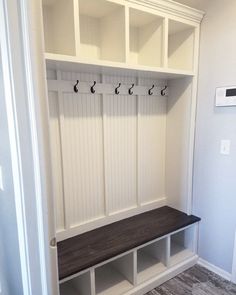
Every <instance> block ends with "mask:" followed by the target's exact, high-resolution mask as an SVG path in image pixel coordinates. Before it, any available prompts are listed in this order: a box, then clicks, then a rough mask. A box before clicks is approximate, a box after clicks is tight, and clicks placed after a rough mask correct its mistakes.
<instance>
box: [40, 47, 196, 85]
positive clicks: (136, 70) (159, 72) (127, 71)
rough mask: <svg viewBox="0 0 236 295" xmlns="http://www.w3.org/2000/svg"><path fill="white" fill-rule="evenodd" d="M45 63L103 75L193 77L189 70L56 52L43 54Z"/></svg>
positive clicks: (51, 67)
mask: <svg viewBox="0 0 236 295" xmlns="http://www.w3.org/2000/svg"><path fill="white" fill-rule="evenodd" d="M45 58H46V65H47V68H48V69H50V70H60V71H74V72H77V71H81V72H83V73H91V74H92V73H93V74H94V73H96V74H104V75H125V76H135V77H137V78H147V79H165V80H172V79H178V78H185V77H193V76H194V73H193V72H191V71H183V70H175V69H164V68H155V67H147V66H141V65H123V64H122V63H115V62H114V63H111V62H98V61H88V60H84V61H83V60H80V59H77V58H76V57H73V56H72V57H70V56H61V55H57V54H50V53H46V54H45Z"/></svg>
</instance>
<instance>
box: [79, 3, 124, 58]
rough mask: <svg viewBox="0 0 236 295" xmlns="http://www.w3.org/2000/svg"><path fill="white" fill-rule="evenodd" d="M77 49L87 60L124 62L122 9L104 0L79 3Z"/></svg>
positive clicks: (122, 7)
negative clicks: (78, 40)
mask: <svg viewBox="0 0 236 295" xmlns="http://www.w3.org/2000/svg"><path fill="white" fill-rule="evenodd" d="M79 21H80V50H79V55H80V57H82V58H87V59H90V60H99V59H100V60H108V61H116V62H124V61H125V8H124V6H122V5H118V4H115V3H113V2H109V1H106V0H96V1H94V0H79Z"/></svg>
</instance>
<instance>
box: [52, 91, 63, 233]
mask: <svg viewBox="0 0 236 295" xmlns="http://www.w3.org/2000/svg"><path fill="white" fill-rule="evenodd" d="M48 99H49V124H50V136H51V157H52V172H53V173H52V178H53V193H54V200H55V205H56V227H57V231H62V230H64V228H65V223H64V219H65V215H64V214H65V213H64V195H63V194H64V192H63V181H62V161H61V159H62V158H61V156H62V155H61V139H60V124H59V106H58V95H57V93H56V92H51V91H49V93H48Z"/></svg>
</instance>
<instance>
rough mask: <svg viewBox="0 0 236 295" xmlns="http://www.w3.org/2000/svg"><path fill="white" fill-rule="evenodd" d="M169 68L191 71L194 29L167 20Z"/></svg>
mask: <svg viewBox="0 0 236 295" xmlns="http://www.w3.org/2000/svg"><path fill="white" fill-rule="evenodd" d="M168 64H169V68H173V69H178V70H188V71H192V70H193V64H194V27H193V26H190V25H187V24H184V23H180V22H177V21H174V20H169V32H168Z"/></svg>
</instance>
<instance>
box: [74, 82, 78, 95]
mask: <svg viewBox="0 0 236 295" xmlns="http://www.w3.org/2000/svg"><path fill="white" fill-rule="evenodd" d="M78 84H79V80H77V82H76V84H75V85H74V92H75V93H77V92H78V91H79V89H78Z"/></svg>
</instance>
